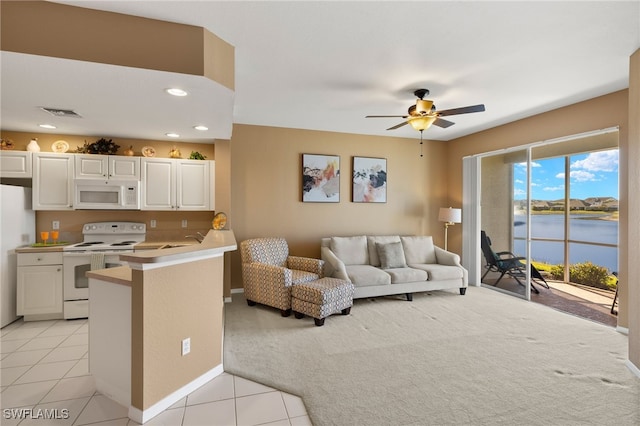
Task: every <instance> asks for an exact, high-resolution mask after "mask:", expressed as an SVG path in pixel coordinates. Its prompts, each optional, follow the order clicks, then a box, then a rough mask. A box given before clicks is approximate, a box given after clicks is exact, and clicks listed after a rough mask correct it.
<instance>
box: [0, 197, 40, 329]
mask: <svg viewBox="0 0 640 426" xmlns="http://www.w3.org/2000/svg"><path fill="white" fill-rule="evenodd" d="M0 195H1V197H0V231H1V233H0V250H1V251H0V253H1V254H2V264H1V265H2V266H1V269H0V273H1V275H2V282H1V292H0V327H4V326H5V325H7V324H9V323H11V322H13V321H15V320H16V319H17V318H18V316H17V315H16V283H17V255H16V248H17V247H20V246H25V245H28V244H33V243H35V242H36V213H35V212H34V211H33V210H32V208H31V188H25V187H22V186H11V185H0Z"/></svg>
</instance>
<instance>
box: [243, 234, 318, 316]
mask: <svg viewBox="0 0 640 426" xmlns="http://www.w3.org/2000/svg"><path fill="white" fill-rule="evenodd" d="M240 256H241V258H242V280H243V284H244V296H245V298H246V299H247V303H248V304H249V306H254V305H255V304H256V303H260V304H263V305H267V306H271V307H274V308H278V309H280V313H281V314H282V316H283V317H286V316H289V315H290V314H291V286H293V285H294V284H300V283H306V282H310V281H315V280H317V279H320V278H322V277H323V276H324V261H323V260H320V259H311V258H307V257H298V256H289V246H288V245H287V241H286V240H285V239H284V238H277V237H276V238H254V239H250V240H245V241H242V242H241V243H240Z"/></svg>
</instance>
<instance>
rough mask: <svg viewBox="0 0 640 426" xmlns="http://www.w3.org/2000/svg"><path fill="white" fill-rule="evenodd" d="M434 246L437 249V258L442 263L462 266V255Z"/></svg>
mask: <svg viewBox="0 0 640 426" xmlns="http://www.w3.org/2000/svg"><path fill="white" fill-rule="evenodd" d="M434 248H435V249H436V260H437V262H438V263H439V264H440V265H449V266H462V265H461V264H460V256H458V255H457V254H456V253H452V252H450V251H446V250H444V249H441V248H440V247H438V246H435V247H434Z"/></svg>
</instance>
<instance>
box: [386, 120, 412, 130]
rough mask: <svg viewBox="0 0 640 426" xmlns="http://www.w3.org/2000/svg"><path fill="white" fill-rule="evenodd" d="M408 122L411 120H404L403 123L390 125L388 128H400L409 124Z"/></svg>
mask: <svg viewBox="0 0 640 426" xmlns="http://www.w3.org/2000/svg"><path fill="white" fill-rule="evenodd" d="M407 124H409V122H408V121H403V122H402V123H400V124H396V125H395V126H393V127H389V128H388V129H387V130H395V129H399V128H400V127H402V126H405V125H407Z"/></svg>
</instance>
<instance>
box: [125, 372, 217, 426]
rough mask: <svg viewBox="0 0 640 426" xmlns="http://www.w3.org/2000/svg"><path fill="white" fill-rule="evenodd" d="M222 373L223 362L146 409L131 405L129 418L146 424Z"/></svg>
mask: <svg viewBox="0 0 640 426" xmlns="http://www.w3.org/2000/svg"><path fill="white" fill-rule="evenodd" d="M222 373H224V368H223V366H222V364H220V365H218V366H217V367H214V368H212V369H211V370H209V371H207V372H206V373H204V374H203V375H202V376H200V377H198V378H197V379H195V380H193V381H192V382H190V383H187V384H186V385H184V386H183V387H181V388H180V389H178V390H177V391H175V392H173V393H172V394H170V395H168V396H166V397H164V398H162V399H161V400H160V401H158V402H156V403H155V404H153V405H152V406H151V407H149V408H147V409H146V410H140V409H139V408H136V407H133V406H129V418H130V419H131V420H133V421H134V422H138V423H140V424H144V423H145V422H148V421H149V420H151V419H152V418H154V417H155V416H157V415H158V414H160V413H162V412H163V411H164V410H166V409H167V408H169V407H171V406H172V405H173V404H175V403H176V402H178V401H180V400H181V399H182V398H184V397H185V396H187V395H189V394H190V393H191V392H193V391H194V390H196V389H198V388H199V387H200V386H202V385H204V384H205V383H207V382H208V381H210V380H211V379H213V378H215V377H217V376H219V375H220V374H222Z"/></svg>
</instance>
